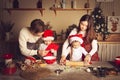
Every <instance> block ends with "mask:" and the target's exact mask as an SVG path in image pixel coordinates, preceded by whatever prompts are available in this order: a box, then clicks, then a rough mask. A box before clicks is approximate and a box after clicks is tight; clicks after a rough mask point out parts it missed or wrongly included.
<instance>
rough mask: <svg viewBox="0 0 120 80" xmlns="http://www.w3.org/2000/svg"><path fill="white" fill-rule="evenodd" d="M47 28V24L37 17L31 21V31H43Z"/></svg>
mask: <svg viewBox="0 0 120 80" xmlns="http://www.w3.org/2000/svg"><path fill="white" fill-rule="evenodd" d="M44 29H45V24H44V22H43V21H42V20H41V19H35V20H33V21H32V22H31V25H30V31H31V32H33V33H35V34H36V33H39V32H43V31H44Z"/></svg>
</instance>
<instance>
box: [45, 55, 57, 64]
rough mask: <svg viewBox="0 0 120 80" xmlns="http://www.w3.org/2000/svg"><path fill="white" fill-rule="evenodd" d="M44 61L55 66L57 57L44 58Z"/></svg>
mask: <svg viewBox="0 0 120 80" xmlns="http://www.w3.org/2000/svg"><path fill="white" fill-rule="evenodd" d="M43 59H44V60H45V62H46V63H47V64H53V63H54V62H55V61H56V57H55V56H46V57H43Z"/></svg>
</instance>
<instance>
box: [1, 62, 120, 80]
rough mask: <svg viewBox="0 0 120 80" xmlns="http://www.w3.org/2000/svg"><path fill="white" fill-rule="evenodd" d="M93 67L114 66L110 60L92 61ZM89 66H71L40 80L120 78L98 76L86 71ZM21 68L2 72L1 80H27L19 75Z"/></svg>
mask: <svg viewBox="0 0 120 80" xmlns="http://www.w3.org/2000/svg"><path fill="white" fill-rule="evenodd" d="M90 66H92V67H98V66H102V67H108V68H112V67H113V66H112V65H111V64H109V63H108V62H92V64H91V65H90ZM47 68H49V69H50V70H52V71H54V70H55V69H62V68H63V66H61V65H58V64H52V65H47ZM86 68H87V67H77V68H74V67H73V68H72V67H71V68H69V69H66V70H64V71H63V72H61V74H59V75H57V74H56V73H53V74H51V75H49V76H47V77H45V78H41V79H38V80H88V79H89V80H120V74H118V75H116V76H115V75H112V76H109V75H107V76H106V77H96V76H95V75H93V74H92V73H91V72H86ZM19 73H20V70H18V71H17V72H16V73H15V74H14V75H9V76H7V75H2V74H0V80H27V79H24V78H22V77H20V76H19Z"/></svg>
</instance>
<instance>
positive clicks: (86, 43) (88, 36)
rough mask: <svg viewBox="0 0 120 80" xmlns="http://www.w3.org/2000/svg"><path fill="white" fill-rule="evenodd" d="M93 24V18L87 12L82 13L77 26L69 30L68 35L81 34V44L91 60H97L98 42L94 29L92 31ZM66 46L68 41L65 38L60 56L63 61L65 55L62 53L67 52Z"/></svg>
mask: <svg viewBox="0 0 120 80" xmlns="http://www.w3.org/2000/svg"><path fill="white" fill-rule="evenodd" d="M93 26H94V24H93V18H92V17H91V16H90V15H88V14H86V15H83V16H82V17H81V19H80V21H79V25H78V28H77V29H76V28H75V29H73V30H72V31H71V32H70V34H69V36H70V35H75V34H82V35H83V37H82V39H83V44H82V46H83V47H84V48H85V49H86V51H87V52H88V53H89V55H90V56H91V60H92V61H98V60H99V57H98V54H97V49H98V44H97V40H96V35H95V31H94V27H93ZM68 46H69V41H68V39H67V40H66V41H65V42H64V44H63V48H62V58H61V60H60V62H64V60H66V56H64V55H66V54H68V53H67V48H68ZM83 56H84V55H83ZM84 59H85V58H84V57H83V60H84Z"/></svg>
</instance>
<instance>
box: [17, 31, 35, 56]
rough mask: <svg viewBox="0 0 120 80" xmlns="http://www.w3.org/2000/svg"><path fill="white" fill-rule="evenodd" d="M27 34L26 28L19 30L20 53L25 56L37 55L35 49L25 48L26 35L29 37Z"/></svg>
mask: <svg viewBox="0 0 120 80" xmlns="http://www.w3.org/2000/svg"><path fill="white" fill-rule="evenodd" d="M28 34H30V33H28V31H26V30H21V31H20V34H19V48H20V51H21V54H23V55H25V56H33V55H37V50H30V49H28V48H27V41H28V37H30V36H29V35H28Z"/></svg>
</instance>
